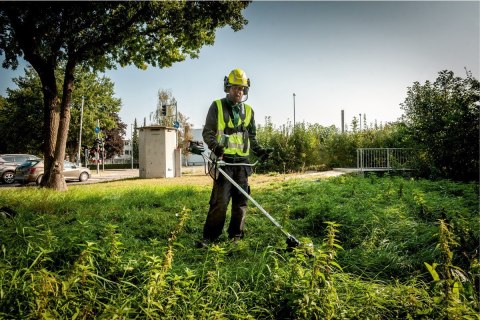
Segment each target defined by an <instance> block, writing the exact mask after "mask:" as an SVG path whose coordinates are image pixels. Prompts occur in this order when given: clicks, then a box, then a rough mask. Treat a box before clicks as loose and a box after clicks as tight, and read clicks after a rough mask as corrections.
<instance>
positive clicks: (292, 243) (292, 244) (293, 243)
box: [287, 235, 300, 249]
mask: <svg viewBox="0 0 480 320" xmlns="http://www.w3.org/2000/svg"><path fill="white" fill-rule="evenodd" d="M299 245H300V241H298V240H297V238H295V237H294V236H292V235H289V236H288V237H287V248H288V249H293V248H296V247H298V246H299Z"/></svg>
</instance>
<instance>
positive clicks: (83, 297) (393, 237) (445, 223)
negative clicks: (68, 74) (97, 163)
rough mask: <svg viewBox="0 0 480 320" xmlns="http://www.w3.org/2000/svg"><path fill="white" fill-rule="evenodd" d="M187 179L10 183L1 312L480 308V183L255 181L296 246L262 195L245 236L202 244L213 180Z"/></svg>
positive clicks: (188, 313)
mask: <svg viewBox="0 0 480 320" xmlns="http://www.w3.org/2000/svg"><path fill="white" fill-rule="evenodd" d="M181 181H182V180H179V183H178V184H176V183H175V182H172V179H170V180H169V183H168V185H167V184H165V185H163V184H162V181H159V180H156V182H155V183H151V182H150V180H140V179H133V180H125V181H117V182H110V183H102V184H95V185H81V186H70V187H69V190H68V191H67V192H63V193H57V192H53V191H50V190H45V189H39V188H4V189H0V207H8V208H13V209H14V210H15V211H16V213H17V214H16V215H15V217H13V218H12V217H8V216H6V215H5V214H4V215H3V216H0V228H1V230H0V244H1V257H0V319H479V318H480V317H479V316H478V314H479V303H478V298H479V297H478V289H479V272H480V267H479V264H478V245H479V243H478V240H479V215H478V208H479V202H478V195H479V186H478V184H476V183H474V184H473V183H472V184H461V183H454V182H450V181H436V182H432V181H427V180H414V179H407V178H401V177H390V176H385V177H377V176H374V175H371V176H366V177H360V176H340V177H336V178H329V179H322V180H312V179H309V180H300V179H296V180H288V181H276V182H272V183H262V184H259V185H255V184H253V185H252V196H253V197H254V198H255V199H256V200H257V201H258V202H259V203H260V204H261V205H262V206H263V207H264V208H265V209H266V210H267V211H268V212H269V213H270V214H271V215H272V216H274V217H275V219H276V220H277V221H278V222H280V223H281V224H282V225H283V226H284V227H285V228H286V229H287V230H288V231H289V232H290V233H292V234H293V235H295V236H296V237H297V238H298V239H300V240H301V242H302V246H301V247H300V248H298V249H295V250H294V251H293V252H288V251H285V250H284V249H285V248H286V244H285V240H286V239H285V236H284V235H283V234H282V233H281V232H280V230H278V229H277V228H276V227H275V226H274V225H273V224H272V223H271V222H270V221H269V220H268V219H267V218H266V217H265V216H264V215H263V214H262V213H261V212H260V210H258V209H257V208H255V207H254V206H253V204H250V208H249V212H248V214H247V220H246V237H245V239H244V240H241V241H240V242H238V243H237V244H234V243H231V242H229V241H228V240H227V238H226V235H224V236H223V237H222V238H221V239H220V241H219V242H218V243H217V244H215V245H212V246H210V247H209V248H208V249H197V248H195V246H194V241H195V240H197V239H199V238H201V236H202V229H203V223H204V220H205V216H206V212H207V210H208V200H209V196H210V186H208V185H189V184H185V183H182V182H181ZM227 223H228V217H227ZM307 253H311V254H312V253H313V256H312V255H308V254H307Z"/></svg>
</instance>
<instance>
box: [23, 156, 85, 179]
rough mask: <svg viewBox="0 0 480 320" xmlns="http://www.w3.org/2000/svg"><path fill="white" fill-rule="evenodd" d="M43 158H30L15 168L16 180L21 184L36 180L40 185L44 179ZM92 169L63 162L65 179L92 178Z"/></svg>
mask: <svg viewBox="0 0 480 320" xmlns="http://www.w3.org/2000/svg"><path fill="white" fill-rule="evenodd" d="M43 172H44V169H43V160H28V161H26V162H24V163H22V164H21V165H19V166H18V167H17V169H16V170H15V181H17V182H19V183H21V184H27V183H30V182H35V183H36V184H37V185H39V184H40V183H41V182H42V179H43ZM90 175H91V172H90V169H88V168H85V167H81V166H77V165H76V164H75V163H72V162H69V161H64V162H63V177H64V178H65V180H78V181H80V182H83V181H87V180H88V179H89V178H90Z"/></svg>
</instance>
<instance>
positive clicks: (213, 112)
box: [202, 101, 218, 151]
mask: <svg viewBox="0 0 480 320" xmlns="http://www.w3.org/2000/svg"><path fill="white" fill-rule="evenodd" d="M217 118H218V110H217V104H216V103H215V101H214V102H213V103H212V105H211V106H210V108H209V109H208V113H207V119H206V120H205V126H204V127H203V131H202V136H203V141H205V143H206V144H207V146H208V148H209V149H210V150H212V151H213V150H215V147H216V146H217V145H218V142H217V125H218V121H217Z"/></svg>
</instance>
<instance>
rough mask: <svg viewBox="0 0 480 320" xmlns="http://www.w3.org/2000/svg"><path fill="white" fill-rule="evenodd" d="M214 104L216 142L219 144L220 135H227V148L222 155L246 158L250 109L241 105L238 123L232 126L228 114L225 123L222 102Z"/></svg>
mask: <svg viewBox="0 0 480 320" xmlns="http://www.w3.org/2000/svg"><path fill="white" fill-rule="evenodd" d="M215 103H216V104H217V108H218V120H217V121H218V123H217V141H218V142H220V139H221V138H222V135H224V134H228V135H229V139H228V147H226V148H225V149H224V154H225V155H232V156H233V155H239V156H241V157H247V156H248V155H249V154H250V140H249V138H248V131H247V127H248V125H249V124H250V121H251V119H252V107H250V106H249V105H248V104H245V103H243V104H242V106H241V108H240V113H239V114H240V116H239V117H238V122H237V123H236V125H234V124H233V121H232V118H231V117H230V115H228V114H227V115H226V116H227V119H228V123H226V122H225V115H224V114H223V108H222V101H221V100H216V101H215Z"/></svg>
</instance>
